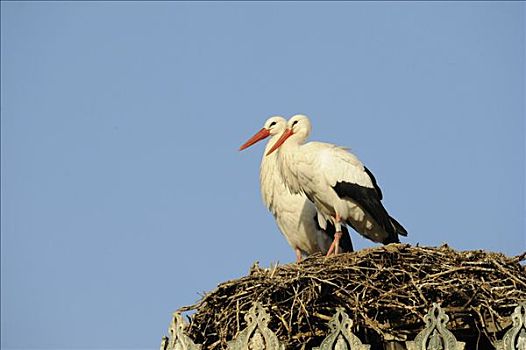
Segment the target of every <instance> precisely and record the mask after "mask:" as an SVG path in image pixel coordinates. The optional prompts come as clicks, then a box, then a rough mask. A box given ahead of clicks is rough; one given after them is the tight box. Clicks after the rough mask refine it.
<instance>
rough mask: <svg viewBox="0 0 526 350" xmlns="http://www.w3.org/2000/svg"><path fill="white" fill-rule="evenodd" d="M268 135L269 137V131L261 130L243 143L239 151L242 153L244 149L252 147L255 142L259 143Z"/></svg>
mask: <svg viewBox="0 0 526 350" xmlns="http://www.w3.org/2000/svg"><path fill="white" fill-rule="evenodd" d="M269 135H270V131H268V130H267V129H265V128H263V129H261V130H259V131H258V132H257V133H256V134H255V135H254V136H252V137H251V138H250V139H249V140H248V141H247V142H245V143H244V144H243V145H241V147H239V150H240V151H242V150H244V149H245V148H248V147H250V146H252V145H253V144H255V143H256V142H259V141H261V140H264V139H266V138H267V137H268V136H269Z"/></svg>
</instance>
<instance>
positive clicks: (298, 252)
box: [294, 248, 303, 263]
mask: <svg viewBox="0 0 526 350" xmlns="http://www.w3.org/2000/svg"><path fill="white" fill-rule="evenodd" d="M294 251H295V252H296V262H297V263H299V262H300V261H301V259H303V254H301V250H300V249H299V248H296V249H294Z"/></svg>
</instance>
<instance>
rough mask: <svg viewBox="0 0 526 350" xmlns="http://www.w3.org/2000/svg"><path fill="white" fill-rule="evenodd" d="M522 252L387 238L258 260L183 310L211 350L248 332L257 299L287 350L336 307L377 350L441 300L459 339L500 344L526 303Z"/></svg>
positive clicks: (416, 324)
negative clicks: (290, 258) (354, 247)
mask: <svg viewBox="0 0 526 350" xmlns="http://www.w3.org/2000/svg"><path fill="white" fill-rule="evenodd" d="M525 255H526V253H525V254H522V255H521V256H517V257H514V258H510V257H506V256H505V255H503V254H500V253H492V252H487V251H483V250H477V251H456V250H453V249H451V248H449V247H448V246H446V245H444V246H441V247H439V248H430V247H418V246H416V247H412V246H409V245H407V244H390V245H388V246H379V247H375V248H370V249H363V250H360V251H358V252H354V253H346V254H340V255H337V256H333V257H329V258H325V257H323V256H319V255H317V256H311V257H309V258H307V259H305V260H304V261H303V262H301V263H298V264H295V263H294V264H287V265H282V266H274V267H271V268H268V269H262V268H260V267H259V266H258V265H257V264H255V265H254V266H253V267H252V268H251V270H250V274H249V275H248V276H245V277H242V278H240V279H237V280H232V281H228V282H225V283H222V284H220V285H219V286H218V287H217V288H216V289H215V290H214V291H212V292H210V293H208V294H206V295H205V296H204V297H203V298H202V299H201V300H200V301H199V302H198V303H197V304H195V305H191V306H186V307H183V308H181V309H180V310H179V311H180V312H185V311H192V310H195V313H194V314H192V315H191V316H190V317H189V318H190V326H189V327H188V328H187V333H188V335H190V336H191V337H192V338H193V339H194V341H196V342H197V343H199V344H203V348H204V349H210V350H212V349H221V348H224V347H225V345H226V342H227V341H228V340H231V339H232V338H233V337H234V336H235V335H236V334H237V333H238V332H239V331H241V330H243V328H244V327H245V326H246V325H245V321H244V317H243V316H244V315H245V314H246V313H247V312H248V310H249V309H250V307H251V306H252V304H253V302H255V301H258V302H260V303H261V304H262V305H263V307H264V308H266V310H267V311H268V313H269V315H270V320H271V321H270V324H269V328H270V329H272V330H273V331H274V332H275V333H276V334H277V335H278V337H279V338H280V340H281V341H282V342H283V343H284V344H285V345H286V347H287V348H290V349H301V348H311V347H312V346H316V345H319V343H320V342H321V340H322V339H323V337H324V336H326V335H327V332H328V326H327V323H328V320H330V319H331V316H332V315H333V314H334V312H335V310H336V308H337V307H343V308H344V309H345V310H346V312H347V313H348V314H349V315H350V317H351V318H352V319H353V321H354V325H355V329H353V331H354V333H355V334H357V335H358V336H361V337H363V338H362V339H366V340H367V341H368V343H369V344H373V348H374V347H375V346H374V344H375V343H376V344H381V343H382V342H385V341H390V340H400V341H401V340H406V339H409V340H410V339H412V337H414V336H415V335H416V334H417V333H418V331H420V330H421V329H422V328H423V327H424V320H423V317H424V315H425V314H426V312H427V310H428V309H429V308H430V307H431V306H432V304H433V302H438V303H441V306H442V308H443V310H444V311H445V312H446V313H447V314H448V315H449V317H450V321H449V323H448V328H449V329H450V330H451V331H453V332H454V333H455V334H456V335H457V338H458V339H459V340H460V339H463V337H464V340H467V341H468V343H469V342H470V339H471V341H476V342H477V344H479V343H480V342H482V343H484V342H494V340H495V339H496V337H497V336H498V334H502V330H503V329H504V328H506V327H507V326H509V325H510V323H511V321H510V317H509V316H510V315H511V313H512V311H513V309H514V307H515V306H516V305H517V302H518V301H520V300H526V268H525V267H524V266H523V265H521V261H523V260H525ZM499 332H500V333H499ZM472 338H473V339H474V340H473V339H472Z"/></svg>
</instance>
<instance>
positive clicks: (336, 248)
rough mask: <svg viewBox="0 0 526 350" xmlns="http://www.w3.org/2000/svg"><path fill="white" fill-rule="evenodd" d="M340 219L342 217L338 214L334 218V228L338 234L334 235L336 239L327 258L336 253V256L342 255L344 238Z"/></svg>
mask: <svg viewBox="0 0 526 350" xmlns="http://www.w3.org/2000/svg"><path fill="white" fill-rule="evenodd" d="M340 219H341V218H340V215H338V214H336V216H335V217H334V228H335V230H336V232H335V233H334V239H333V240H332V243H331V246H330V247H329V251H328V252H327V255H326V256H329V255H331V254H332V253H334V255H336V254H339V253H340V239H341V238H342V227H341V224H340Z"/></svg>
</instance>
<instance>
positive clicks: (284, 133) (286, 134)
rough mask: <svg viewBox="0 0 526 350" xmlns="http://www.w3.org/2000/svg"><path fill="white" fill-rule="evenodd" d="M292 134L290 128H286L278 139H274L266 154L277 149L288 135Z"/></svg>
mask: <svg viewBox="0 0 526 350" xmlns="http://www.w3.org/2000/svg"><path fill="white" fill-rule="evenodd" d="M292 134H293V132H292V130H291V129H287V130H285V131H284V132H283V134H282V135H281V137H280V138H279V140H278V141H276V143H275V144H274V146H272V148H271V149H270V150H269V151H268V152H267V156H268V155H269V154H271V153H272V152H274V151H275V150H277V149H278V148H279V146H281V145H282V144H283V142H285V141H286V140H287V139H288V138H289V137H291V136H292Z"/></svg>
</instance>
